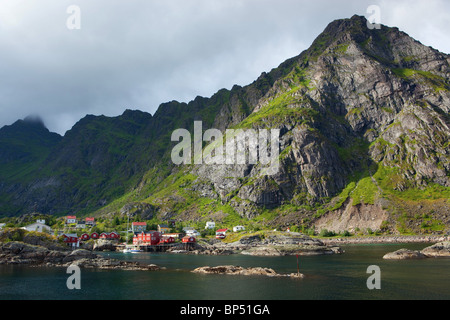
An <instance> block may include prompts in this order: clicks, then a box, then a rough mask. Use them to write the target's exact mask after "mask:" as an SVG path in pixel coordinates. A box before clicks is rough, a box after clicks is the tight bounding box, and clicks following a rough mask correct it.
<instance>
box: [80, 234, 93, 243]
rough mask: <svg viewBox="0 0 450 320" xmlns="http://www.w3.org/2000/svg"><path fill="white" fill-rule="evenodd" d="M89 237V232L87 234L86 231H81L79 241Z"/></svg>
mask: <svg viewBox="0 0 450 320" xmlns="http://www.w3.org/2000/svg"><path fill="white" fill-rule="evenodd" d="M90 238H91V237H90V236H89V234H87V233H83V234H82V235H81V236H80V240H81V241H86V240H89V239H90Z"/></svg>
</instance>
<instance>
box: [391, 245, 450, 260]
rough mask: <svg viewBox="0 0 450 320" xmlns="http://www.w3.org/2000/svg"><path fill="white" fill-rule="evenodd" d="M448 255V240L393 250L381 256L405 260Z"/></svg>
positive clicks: (449, 255)
mask: <svg viewBox="0 0 450 320" xmlns="http://www.w3.org/2000/svg"><path fill="white" fill-rule="evenodd" d="M439 257H450V241H445V242H440V243H436V244H434V245H432V246H429V247H426V248H425V249H423V250H421V251H419V250H408V249H400V250H397V251H395V252H390V253H387V254H385V255H384V256H383V259H386V260H407V259H425V258H439Z"/></svg>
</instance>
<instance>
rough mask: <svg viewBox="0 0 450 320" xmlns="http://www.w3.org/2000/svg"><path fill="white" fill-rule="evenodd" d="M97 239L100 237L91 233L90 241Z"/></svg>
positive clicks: (95, 233)
mask: <svg viewBox="0 0 450 320" xmlns="http://www.w3.org/2000/svg"><path fill="white" fill-rule="evenodd" d="M99 237H100V235H99V234H98V233H97V232H92V233H91V239H98V238H99Z"/></svg>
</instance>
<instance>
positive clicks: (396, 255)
mask: <svg viewBox="0 0 450 320" xmlns="http://www.w3.org/2000/svg"><path fill="white" fill-rule="evenodd" d="M424 258H426V256H425V255H424V254H423V253H421V252H420V251H418V250H409V249H400V250H397V251H395V252H390V253H387V254H385V255H384V256H383V259H386V260H408V259H424Z"/></svg>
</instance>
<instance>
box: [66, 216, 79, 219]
mask: <svg viewBox="0 0 450 320" xmlns="http://www.w3.org/2000/svg"><path fill="white" fill-rule="evenodd" d="M76 218H77V216H67V219H76Z"/></svg>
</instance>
